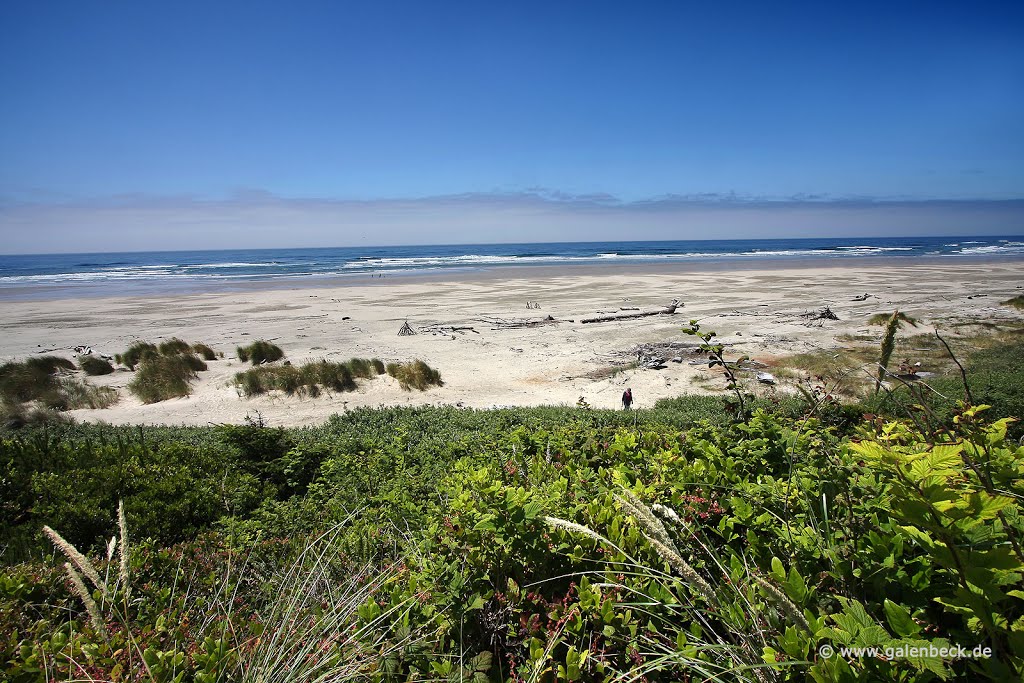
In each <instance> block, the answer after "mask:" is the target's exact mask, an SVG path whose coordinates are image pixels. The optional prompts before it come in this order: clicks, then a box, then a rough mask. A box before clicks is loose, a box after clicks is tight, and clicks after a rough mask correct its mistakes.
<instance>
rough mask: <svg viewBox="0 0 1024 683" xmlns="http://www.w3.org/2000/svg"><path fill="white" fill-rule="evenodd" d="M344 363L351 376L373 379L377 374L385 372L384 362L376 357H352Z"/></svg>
mask: <svg viewBox="0 0 1024 683" xmlns="http://www.w3.org/2000/svg"><path fill="white" fill-rule="evenodd" d="M346 365H347V366H348V369H349V371H350V372H351V373H352V376H353V377H357V378H359V379H373V378H374V377H376V376H377V375H383V374H384V372H385V368H384V363H383V362H381V361H380V360H379V359H377V358H374V359H373V360H367V359H365V358H353V359H351V360H350V361H348V363H346Z"/></svg>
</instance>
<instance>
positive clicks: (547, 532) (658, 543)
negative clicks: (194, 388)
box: [0, 340, 1024, 683]
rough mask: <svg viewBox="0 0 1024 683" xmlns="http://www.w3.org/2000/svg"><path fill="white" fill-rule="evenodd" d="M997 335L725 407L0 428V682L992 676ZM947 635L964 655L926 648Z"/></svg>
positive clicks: (1014, 620) (1001, 458)
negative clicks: (932, 360)
mask: <svg viewBox="0 0 1024 683" xmlns="http://www.w3.org/2000/svg"><path fill="white" fill-rule="evenodd" d="M1021 343H1022V342H1021V341H1020V340H1017V341H1016V342H1012V341H1007V340H1004V342H1003V343H1002V344H1001V345H998V346H992V347H990V348H988V349H986V350H984V351H981V352H979V353H976V354H973V355H971V356H969V357H968V358H966V359H965V360H964V363H965V365H966V369H967V372H966V375H967V380H968V384H969V392H968V391H966V390H965V388H964V387H963V381H962V379H963V378H962V377H960V376H959V374H954V375H950V376H945V377H940V378H932V379H930V380H929V384H930V385H931V386H933V388H934V389H936V391H930V390H929V391H918V390H917V389H913V388H912V387H913V386H920V385H911V387H903V385H899V386H896V387H894V388H892V389H890V390H889V391H883V392H881V393H879V394H878V395H877V396H873V397H871V398H868V399H865V401H864V402H862V403H858V404H843V403H839V402H837V401H834V400H831V399H829V398H828V397H827V395H818V394H811V395H809V396H804V397H800V398H786V399H781V398H777V399H771V398H758V399H753V400H751V401H749V402H747V403H745V409H746V411H748V412H749V416H744V417H742V419H735V418H734V417H733V416H734V415H735V414H736V413H735V412H734V410H733V408H734V406H733V405H731V404H729V403H727V402H726V400H725V399H724V398H723V397H719V396H701V397H680V398H677V399H673V400H671V401H663V402H659V404H658V405H657V406H656V407H655V408H654V409H651V410H639V411H604V410H593V409H589V408H587V407H579V408H570V407H565V408H529V409H512V410H491V411H478V410H461V409H456V408H453V407H441V408H437V407H425V408H387V409H359V410H354V411H350V412H347V413H345V414H343V415H337V416H335V417H333V418H331V419H330V420H329V421H328V422H326V423H325V424H323V425H320V426H317V427H310V428H304V429H288V430H286V429H279V428H273V427H268V426H266V425H265V424H263V422H262V420H260V419H259V418H258V417H257V418H255V419H253V420H251V421H250V422H249V424H246V425H241V426H222V427H207V428H169V427H160V428H141V429H140V428H127V427H125V428H117V427H109V426H102V425H74V424H66V425H51V426H48V427H46V428H37V429H29V430H28V431H25V430H22V431H21V432H18V433H16V434H12V433H0V470H2V471H3V472H5V475H4V477H3V478H2V479H0V501H3V505H0V538H2V539H4V540H3V542H2V543H0V549H2V552H3V554H2V555H0V557H2V559H3V562H4V565H5V566H4V569H3V570H2V573H0V633H4V634H7V635H5V637H4V638H2V639H0V671H2V672H3V674H4V676H5V677H6V678H8V679H10V680H36V679H40V678H43V679H77V680H82V679H85V680H114V679H117V680H147V681H151V680H159V681H175V680H180V681H185V680H189V681H217V680H242V679H250V678H251V679H262V680H269V679H271V678H273V677H276V676H283V678H282V680H371V681H407V680H473V681H479V682H480V683H483V682H484V681H513V682H521V681H604V680H623V681H624V680H638V679H639V678H641V677H642V678H643V680H647V681H651V682H655V681H680V680H709V679H713V680H722V681H758V682H760V681H785V680H813V681H865V682H868V681H912V682H920V683H924V682H925V681H935V680H989V681H1006V680H1019V679H1020V677H1021V675H1022V673H1024V553H1022V547H1024V510H1022V505H1024V503H1022V501H1024V447H1022V446H1021V445H1020V444H1019V443H1018V442H1017V441H1016V439H1015V438H1014V431H1013V430H1015V429H1018V428H1019V423H1017V422H1015V421H1014V419H1013V418H1015V417H1018V416H1019V415H1020V410H1021V407H1022V401H1024V399H1022V389H1021V387H1024V381H1022V379H1024V378H1021V377H1020V376H1019V375H1020V373H1022V372H1024V370H1022V369H1020V364H1019V363H1012V362H1011V361H1012V359H1014V358H1018V357H1019V354H1020V353H1021V352H1022V351H1024V348H1021ZM898 350H899V347H898V346H897V354H898ZM897 357H898V356H897ZM356 365H357V366H358V367H360V368H362V367H365V366H364V364H363V363H359V364H356ZM368 365H369V367H371V368H374V366H375V363H374V362H373V361H369V362H368ZM281 367H291V366H281ZM346 368H348V365H347V364H346ZM258 369H262V368H258ZM385 369H386V368H385ZM295 370H296V371H300V370H301V368H295ZM374 371H376V370H374ZM349 372H350V373H351V372H352V369H351V368H349ZM942 382H949V385H948V386H946V387H945V389H944V390H943V389H942V387H943V386H944V385H943V384H942ZM904 391H905V392H906V393H905V395H904V394H903V393H902V392H904ZM939 391H942V396H941V397H939ZM968 394H969V395H970V396H972V397H973V401H974V404H975V405H968V404H966V403H958V402H957V401H956V400H955V399H954V397H955V396H957V395H968ZM937 397H938V398H937ZM989 399H991V403H992V406H991V407H984V406H979V405H978V404H980V403H982V401H984V402H989ZM947 400H948V401H949V405H948V406H946V404H945V403H943V401H947ZM911 402H913V403H911ZM944 406H945V407H944ZM947 408H948V412H943V411H946V410H947ZM119 501H123V504H124V508H123V515H119V514H117V512H116V511H117V510H118V505H119ZM44 526H45V527H49V529H50V530H51V531H47V532H45V534H44V533H43V528H44ZM58 534H59V539H58V537H57V535H58ZM111 539H113V540H111ZM72 546H74V548H77V549H78V550H80V551H82V554H79V553H78V552H77V551H76V550H74V548H72ZM55 548H56V549H57V550H55ZM83 554H84V556H83ZM65 560H67V562H68V565H67V566H62V565H63V563H64V562H65ZM69 567H70V568H69ZM825 646H828V647H829V648H833V652H837V653H838V654H836V655H835V656H831V657H827V656H824V655H823V654H822V653H823V652H826V650H825V649H824V648H825ZM951 646H960V647H962V648H964V649H965V650H966V651H967V652H972V653H974V652H977V653H979V654H981V655H982V656H978V657H968V658H949V657H941V656H932V655H930V654H928V651H929V649H930V648H931V649H934V650H936V651H937V650H938V649H939V648H949V647H951ZM843 647H853V648H878V649H879V653H878V654H877V655H870V654H865V655H862V656H850V655H843V654H842V653H841V652H839V650H840V648H843ZM908 648H917V649H918V651H919V652H920V651H921V650H922V649H923V651H924V652H925V654H923V655H917V656H909V657H904V656H898V655H896V654H892V653H897V652H900V651H906V650H907V649H908ZM986 653H987V656H984V655H985V654H986ZM285 674H287V675H285Z"/></svg>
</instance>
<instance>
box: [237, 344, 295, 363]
mask: <svg viewBox="0 0 1024 683" xmlns="http://www.w3.org/2000/svg"><path fill="white" fill-rule="evenodd" d="M236 351H237V353H238V360H240V361H242V362H243V363H248V362H252V364H253V365H262V364H263V363H270V362H273V361H275V360H281V359H282V358H284V351H282V350H281V347H280V346H278V345H277V344H271V343H270V342H268V341H264V340H263V339H259V340H257V341H254V342H253V343H252V344H249V345H248V346H239V347H238V349H236Z"/></svg>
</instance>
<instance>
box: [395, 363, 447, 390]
mask: <svg viewBox="0 0 1024 683" xmlns="http://www.w3.org/2000/svg"><path fill="white" fill-rule="evenodd" d="M385 370H386V371H387V373H388V374H389V375H390V376H392V377H394V378H395V379H397V380H398V384H399V386H401V387H402V389H404V390H406V391H411V390H412V389H418V390H420V391H426V390H427V389H428V388H430V387H432V386H437V387H440V386H444V382H443V381H441V373H440V372H438V371H437V370H434V369H433V368H431V367H430V366H429V365H427V364H426V363H424V362H423V361H422V360H420V359H418V358H417V359H416V360H414V361H412V362H410V363H388V364H387V366H386V368H385Z"/></svg>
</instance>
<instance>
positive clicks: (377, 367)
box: [370, 358, 387, 375]
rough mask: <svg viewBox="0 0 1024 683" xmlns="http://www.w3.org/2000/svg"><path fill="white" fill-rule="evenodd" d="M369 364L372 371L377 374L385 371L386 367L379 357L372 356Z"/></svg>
mask: <svg viewBox="0 0 1024 683" xmlns="http://www.w3.org/2000/svg"><path fill="white" fill-rule="evenodd" d="M370 365H372V366H373V371H374V372H376V373H377V374H378V375H383V374H384V373H385V372H387V369H386V368H385V367H384V361H382V360H381V359H380V358H374V359H373V360H371V361H370Z"/></svg>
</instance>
